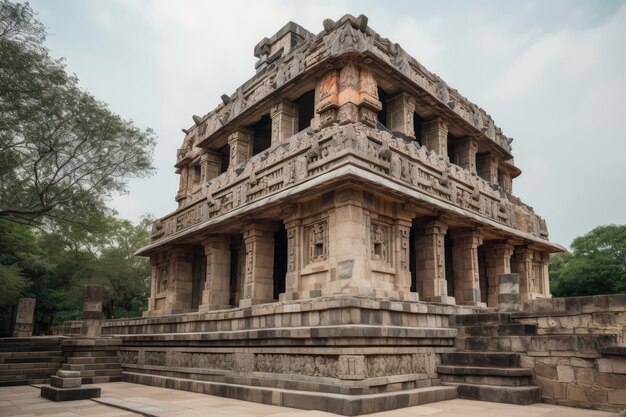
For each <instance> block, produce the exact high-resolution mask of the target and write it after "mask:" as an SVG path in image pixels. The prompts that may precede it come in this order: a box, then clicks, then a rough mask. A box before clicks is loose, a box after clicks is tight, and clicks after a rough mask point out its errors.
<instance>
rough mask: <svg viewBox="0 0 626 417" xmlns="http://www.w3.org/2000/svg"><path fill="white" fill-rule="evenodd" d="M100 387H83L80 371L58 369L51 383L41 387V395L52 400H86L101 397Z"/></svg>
mask: <svg viewBox="0 0 626 417" xmlns="http://www.w3.org/2000/svg"><path fill="white" fill-rule="evenodd" d="M100 393H101V389H100V387H93V386H92V387H82V386H81V376H80V372H79V371H63V370H62V371H58V372H57V373H56V375H53V376H52V377H51V378H50V385H44V386H42V387H41V396H42V397H44V398H47V399H49V400H52V401H72V400H86V399H89V398H98V397H100Z"/></svg>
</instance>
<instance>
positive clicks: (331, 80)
mask: <svg viewBox="0 0 626 417" xmlns="http://www.w3.org/2000/svg"><path fill="white" fill-rule="evenodd" d="M316 90H319V95H318V97H317V100H316V107H315V112H316V113H317V114H318V115H319V123H320V127H326V126H330V125H332V124H333V123H335V122H336V121H337V109H338V108H339V101H338V99H339V73H338V72H337V71H336V70H332V71H329V72H328V73H326V75H324V77H322V79H321V80H320V83H319V88H317V89H316Z"/></svg>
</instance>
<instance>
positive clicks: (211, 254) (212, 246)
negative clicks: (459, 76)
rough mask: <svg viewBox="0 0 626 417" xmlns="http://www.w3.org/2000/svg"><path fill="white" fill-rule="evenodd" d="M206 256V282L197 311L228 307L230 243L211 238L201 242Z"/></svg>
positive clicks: (224, 239) (223, 239) (218, 237)
mask: <svg viewBox="0 0 626 417" xmlns="http://www.w3.org/2000/svg"><path fill="white" fill-rule="evenodd" d="M202 245H203V246H204V254H205V255H206V281H205V283H204V290H203V291H202V304H201V305H200V308H199V309H198V310H199V311H208V310H221V309H225V308H229V307H230V241H229V238H228V237H227V236H211V237H210V238H208V239H206V240H204V241H203V242H202Z"/></svg>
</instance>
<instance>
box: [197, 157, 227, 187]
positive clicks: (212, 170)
mask: <svg viewBox="0 0 626 417" xmlns="http://www.w3.org/2000/svg"><path fill="white" fill-rule="evenodd" d="M200 167H201V169H202V182H204V183H207V182H209V181H211V180H212V179H213V178H215V177H217V176H218V175H220V172H221V171H222V155H221V154H220V153H219V152H215V151H206V152H205V153H203V154H202V156H201V157H200Z"/></svg>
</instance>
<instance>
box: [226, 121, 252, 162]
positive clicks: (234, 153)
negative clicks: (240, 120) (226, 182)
mask: <svg viewBox="0 0 626 417" xmlns="http://www.w3.org/2000/svg"><path fill="white" fill-rule="evenodd" d="M253 140H254V131H253V130H251V129H247V128H244V127H240V128H238V129H237V130H235V131H234V132H233V133H231V134H230V135H229V136H228V145H229V147H230V166H231V167H234V166H235V165H238V164H240V163H242V162H243V161H246V160H248V159H250V157H252V142H253Z"/></svg>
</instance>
